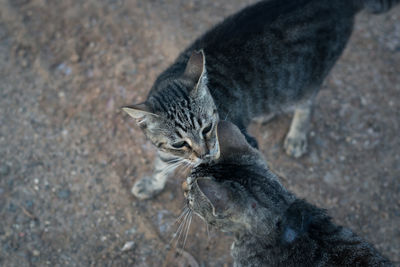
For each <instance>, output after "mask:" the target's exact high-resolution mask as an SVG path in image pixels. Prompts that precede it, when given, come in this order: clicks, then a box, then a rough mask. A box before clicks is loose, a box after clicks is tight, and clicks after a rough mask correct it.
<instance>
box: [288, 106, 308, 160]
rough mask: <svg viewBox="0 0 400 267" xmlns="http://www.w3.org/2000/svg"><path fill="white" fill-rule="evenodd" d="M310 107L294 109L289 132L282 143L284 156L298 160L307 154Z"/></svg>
mask: <svg viewBox="0 0 400 267" xmlns="http://www.w3.org/2000/svg"><path fill="white" fill-rule="evenodd" d="M311 109H312V105H311V104H308V105H305V106H302V107H298V108H296V110H295V112H294V116H293V119H292V123H291V125H290V130H289V132H288V134H287V136H286V139H285V142H284V148H285V151H286V154H288V155H289V156H292V157H295V158H299V157H301V156H302V155H304V154H305V153H306V152H307V133H308V129H309V124H310V118H311Z"/></svg>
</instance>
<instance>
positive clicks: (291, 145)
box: [284, 134, 307, 158]
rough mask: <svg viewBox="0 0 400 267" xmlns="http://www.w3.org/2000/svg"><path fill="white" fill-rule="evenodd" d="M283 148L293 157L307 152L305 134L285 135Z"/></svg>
mask: <svg viewBox="0 0 400 267" xmlns="http://www.w3.org/2000/svg"><path fill="white" fill-rule="evenodd" d="M284 148H285V151H286V154H288V155H289V156H291V157H294V158H299V157H301V156H302V155H304V154H305V153H306V152H307V136H306V135H305V134H302V135H300V134H299V135H296V136H290V135H288V136H286V139H285V142H284Z"/></svg>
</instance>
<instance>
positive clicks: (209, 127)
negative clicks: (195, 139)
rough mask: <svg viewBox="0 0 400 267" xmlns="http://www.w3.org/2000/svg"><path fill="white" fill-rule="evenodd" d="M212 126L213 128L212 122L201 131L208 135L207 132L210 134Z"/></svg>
mask: <svg viewBox="0 0 400 267" xmlns="http://www.w3.org/2000/svg"><path fill="white" fill-rule="evenodd" d="M211 128H212V124H211V123H210V124H209V125H207V126H206V127H205V128H204V129H203V131H202V132H201V133H202V134H203V135H206V134H208V133H209V132H210V131H211Z"/></svg>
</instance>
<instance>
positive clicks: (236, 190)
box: [183, 121, 290, 234]
mask: <svg viewBox="0 0 400 267" xmlns="http://www.w3.org/2000/svg"><path fill="white" fill-rule="evenodd" d="M217 135H218V139H219V143H220V153H221V155H220V158H219V159H218V161H217V162H215V163H211V164H201V165H200V166H198V167H196V168H194V169H193V171H192V173H191V175H190V176H189V177H188V178H187V180H186V181H185V182H184V184H183V189H184V191H185V196H186V200H187V205H188V206H189V208H190V209H191V210H192V211H194V212H195V213H196V214H197V215H199V216H200V217H201V218H203V219H204V220H205V221H206V222H207V223H209V224H211V225H213V226H216V227H217V228H219V229H221V230H222V231H228V232H234V233H238V232H251V233H252V234H267V233H268V232H270V231H272V229H273V228H274V227H275V226H276V223H277V222H278V221H279V220H280V218H281V214H282V210H284V209H285V207H287V205H288V202H289V201H290V194H289V193H288V192H287V191H286V189H285V188H284V187H283V186H282V185H281V184H280V183H279V181H278V179H277V178H276V176H275V175H274V174H272V173H271V172H270V171H269V170H268V168H267V165H266V163H265V161H264V159H263V157H262V155H261V153H260V152H258V151H257V150H256V149H254V148H252V147H251V146H250V145H249V144H248V143H247V142H246V139H245V138H244V136H243V135H242V133H241V132H240V130H239V129H238V128H237V127H236V126H234V125H233V124H231V123H228V122H224V121H221V122H220V123H219V124H218V129H217Z"/></svg>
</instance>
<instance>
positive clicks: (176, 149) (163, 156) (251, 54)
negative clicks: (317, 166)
mask: <svg viewBox="0 0 400 267" xmlns="http://www.w3.org/2000/svg"><path fill="white" fill-rule="evenodd" d="M399 1H400V0H270V1H262V2H259V3H257V4H254V5H252V6H249V7H247V8H245V9H243V10H242V11H240V12H239V13H237V14H234V15H232V16H230V17H228V18H226V19H225V20H224V21H223V22H222V23H220V24H218V25H216V26H215V27H214V28H213V29H211V30H210V31H209V32H207V33H205V34H204V35H203V36H201V37H200V38H199V39H198V40H196V41H195V42H194V43H193V44H192V45H190V46H189V47H188V48H187V49H186V50H185V51H184V52H183V53H182V54H180V55H179V56H178V58H177V59H176V61H175V62H174V63H173V64H172V65H171V66H170V67H169V68H168V69H166V70H165V71H164V72H163V73H161V75H160V76H159V77H158V78H157V80H156V81H155V83H154V85H153V87H152V89H151V91H150V93H149V95H148V98H147V100H146V101H145V102H144V103H141V104H137V105H132V106H127V107H125V108H123V110H124V111H126V112H127V113H128V114H129V115H130V116H132V117H133V118H135V119H136V120H137V122H138V124H139V126H140V127H141V128H142V129H143V131H144V133H145V135H146V136H147V138H148V139H149V140H150V141H151V142H152V143H153V144H155V145H156V146H157V147H158V151H159V153H158V154H159V156H158V157H157V159H156V160H155V172H154V173H153V174H152V175H151V176H146V177H144V178H142V179H140V180H139V181H137V182H136V183H135V185H134V187H133V188H132V193H133V194H134V195H135V196H136V197H138V198H140V199H145V198H149V197H152V196H154V195H155V194H157V193H158V192H160V191H161V190H162V189H163V188H164V185H165V182H166V178H167V175H168V173H170V172H172V171H173V170H174V169H175V167H177V166H179V165H181V164H187V165H190V166H196V165H198V164H200V163H202V162H207V161H209V160H212V159H215V158H217V157H218V150H219V149H218V142H217V140H216V138H215V125H216V124H217V122H218V121H219V119H223V120H228V121H231V122H233V123H234V124H235V125H237V126H238V127H239V129H240V130H241V131H242V133H243V134H244V136H245V137H246V139H247V141H248V142H249V143H250V144H251V145H252V146H253V147H257V142H256V140H255V139H254V138H253V137H251V136H250V135H249V134H248V133H247V131H246V127H247V126H248V124H249V123H250V121H251V120H252V119H254V118H255V117H258V116H265V117H266V118H270V117H272V116H274V115H275V114H277V113H280V112H284V111H290V110H294V118H293V121H292V124H291V126H290V130H289V132H288V134H287V136H286V139H285V142H284V146H285V149H286V152H287V153H288V154H289V155H292V156H294V157H299V156H301V155H302V154H303V153H305V152H306V148H307V129H308V125H309V120H310V115H311V108H312V104H313V100H314V98H315V96H316V94H317V93H318V90H319V89H320V86H321V84H322V82H323V80H324V78H325V77H326V75H327V74H328V72H329V70H330V69H331V68H332V66H333V65H334V63H335V61H336V60H337V59H338V57H339V56H340V54H341V53H342V51H343V49H344V47H345V45H346V43H347V41H348V39H349V36H350V34H351V31H352V28H353V21H354V16H355V15H356V14H357V12H358V11H360V10H361V9H363V8H366V9H367V10H369V11H370V12H374V13H381V12H384V11H387V10H389V9H390V8H391V7H392V6H393V5H394V4H395V3H397V2H399Z"/></svg>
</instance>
